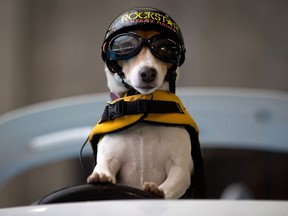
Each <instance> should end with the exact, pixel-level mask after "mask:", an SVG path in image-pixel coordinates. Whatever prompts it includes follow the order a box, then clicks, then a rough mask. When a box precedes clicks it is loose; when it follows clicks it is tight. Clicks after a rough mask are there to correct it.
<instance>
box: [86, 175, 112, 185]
mask: <svg viewBox="0 0 288 216" xmlns="http://www.w3.org/2000/svg"><path fill="white" fill-rule="evenodd" d="M97 182H103V183H104V182H110V183H113V184H115V183H116V179H115V178H113V176H111V175H107V174H105V173H98V172H93V173H92V174H91V175H90V176H88V178H87V183H89V184H91V183H97Z"/></svg>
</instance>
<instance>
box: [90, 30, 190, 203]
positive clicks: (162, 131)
mask: <svg viewBox="0 0 288 216" xmlns="http://www.w3.org/2000/svg"><path fill="white" fill-rule="evenodd" d="M135 33H136V34H137V35H139V36H141V37H144V38H150V37H151V36H153V35H154V34H158V32H155V31H135ZM118 64H119V65H120V66H121V67H122V69H123V72H124V74H125V82H127V83H128V84H129V85H130V86H132V87H133V88H134V89H136V90H137V91H138V92H140V93H141V94H149V93H152V92H153V91H155V90H165V91H169V83H168V82H165V81H164V78H165V76H166V73H167V70H168V68H169V67H171V64H169V63H165V62H163V61H161V60H159V59H157V58H156V57H154V56H153V55H152V54H151V52H150V50H149V49H148V48H147V47H143V48H142V50H141V52H140V53H139V54H138V55H137V56H135V57H133V58H131V59H129V60H123V61H118ZM106 75H107V80H108V87H109V89H110V90H111V92H114V93H116V94H118V95H120V96H122V95H123V93H125V92H126V91H127V88H126V87H125V86H123V84H122V82H121V80H119V79H118V78H115V76H117V74H116V75H115V73H112V72H111V71H109V69H108V68H106ZM192 173H193V161H192V158H191V143H190V137H189V134H188V132H187V131H186V129H184V127H181V126H179V127H177V126H175V127H167V126H159V125H157V126H156V125H151V124H143V123H138V124H136V125H134V126H132V127H130V128H128V129H126V130H123V131H120V132H117V133H113V134H108V135H105V136H104V137H103V138H102V139H101V141H100V142H99V144H98V155H97V165H96V167H95V169H94V171H93V173H92V174H91V175H90V176H89V177H88V179H87V181H88V183H92V182H112V183H116V182H117V183H121V184H124V185H128V186H132V187H136V188H141V189H142V188H143V189H144V190H145V191H150V192H152V193H155V194H158V195H161V196H163V197H165V198H166V199H173V198H179V197H181V196H182V195H183V194H184V193H185V191H186V190H187V189H188V187H189V186H190V176H191V174H192Z"/></svg>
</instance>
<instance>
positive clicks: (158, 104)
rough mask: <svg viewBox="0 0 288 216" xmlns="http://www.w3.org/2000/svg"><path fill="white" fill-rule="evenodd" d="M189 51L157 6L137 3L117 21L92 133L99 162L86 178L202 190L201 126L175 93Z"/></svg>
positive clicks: (177, 191)
mask: <svg viewBox="0 0 288 216" xmlns="http://www.w3.org/2000/svg"><path fill="white" fill-rule="evenodd" d="M184 53H185V48H184V42H183V38H182V34H181V32H180V29H179V27H178V25H177V24H176V23H175V21H174V20H173V19H172V18H171V17H170V16H168V15H167V14H165V13H164V12H162V11H160V10H158V9H155V8H147V7H139V8H133V9H130V10H128V11H126V12H124V13H123V14H121V15H120V16H118V17H117V18H116V19H115V20H114V21H113V22H112V24H111V25H110V27H109V29H108V31H107V33H106V36H105V40H104V43H103V46H102V58H103V60H104V61H105V63H106V67H105V72H106V76H107V83H108V87H109V89H110V91H111V100H112V101H111V102H110V103H109V104H108V105H107V106H106V108H105V110H104V113H103V116H102V118H101V119H100V121H99V122H98V124H97V125H96V126H95V127H94V128H93V130H92V131H91V134H90V136H89V140H90V142H91V145H92V148H93V150H94V151H95V152H97V164H96V166H95V168H94V171H93V172H92V174H91V175H90V176H89V177H88V178H87V182H88V183H96V182H110V183H113V184H115V183H120V184H124V185H127V186H131V187H135V188H140V189H143V190H144V191H148V192H151V193H154V194H156V195H159V196H161V197H163V198H165V199H178V198H181V197H186V198H190V197H196V198H203V197H204V196H205V184H204V178H203V160H202V156H201V150H200V147H199V141H198V128H197V125H196V123H195V122H194V120H193V119H192V118H191V117H190V115H189V114H188V113H187V111H186V109H185V107H184V106H183V104H182V103H181V101H180V99H179V98H178V97H177V96H176V95H175V94H174V93H175V79H176V75H177V72H178V67H179V66H180V65H181V64H182V63H183V62H184Z"/></svg>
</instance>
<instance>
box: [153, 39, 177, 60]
mask: <svg viewBox="0 0 288 216" xmlns="http://www.w3.org/2000/svg"><path fill="white" fill-rule="evenodd" d="M153 49H154V50H155V51H156V52H157V53H158V54H159V55H161V56H163V57H175V56H177V55H178V54H179V51H180V50H179V46H178V45H177V43H175V42H174V41H172V40H170V39H164V38H159V39H157V40H154V41H153Z"/></svg>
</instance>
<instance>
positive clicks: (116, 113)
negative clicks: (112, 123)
mask: <svg viewBox="0 0 288 216" xmlns="http://www.w3.org/2000/svg"><path fill="white" fill-rule="evenodd" d="M123 114H124V100H119V101H117V102H116V103H113V104H109V105H108V120H113V119H115V118H118V117H121V116H123Z"/></svg>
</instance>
